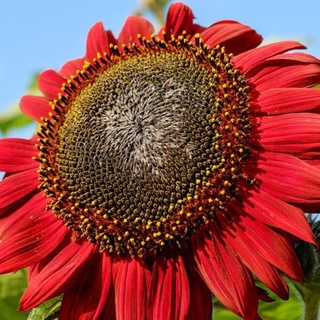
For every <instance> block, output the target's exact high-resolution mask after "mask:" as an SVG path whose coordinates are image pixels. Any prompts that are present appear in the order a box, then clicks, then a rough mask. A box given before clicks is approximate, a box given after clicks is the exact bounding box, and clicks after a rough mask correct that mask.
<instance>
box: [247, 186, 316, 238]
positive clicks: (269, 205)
mask: <svg viewBox="0 0 320 320" xmlns="http://www.w3.org/2000/svg"><path fill="white" fill-rule="evenodd" d="M251 194H252V195H251V197H249V198H248V200H246V201H245V202H244V203H243V211H244V212H246V213H248V214H249V215H251V216H252V217H253V218H254V219H257V220H259V221H261V222H262V223H264V224H267V225H268V226H271V227H275V228H278V229H281V230H283V231H285V232H288V233H290V234H292V235H294V236H296V237H298V238H300V239H301V240H304V241H306V242H311V243H315V238H314V235H313V233H312V231H311V229H310V226H309V224H308V222H307V219H306V217H305V215H304V213H303V212H302V211H301V210H300V209H299V208H297V207H295V206H293V205H290V204H287V203H286V202H283V201H281V200H279V199H278V198H277V197H274V196H272V195H270V194H269V193H266V192H264V191H263V190H261V189H259V191H258V192H253V191H252V192H251Z"/></svg>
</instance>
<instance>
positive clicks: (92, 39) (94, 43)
mask: <svg viewBox="0 0 320 320" xmlns="http://www.w3.org/2000/svg"><path fill="white" fill-rule="evenodd" d="M111 43H115V38H114V36H113V34H112V32H111V31H105V30H104V27H103V24H102V22H97V23H96V24H95V25H94V26H93V27H92V28H91V29H90V31H89V33H88V37H87V53H86V57H87V58H88V59H89V60H90V61H91V60H93V59H95V58H97V54H98V53H100V54H101V55H103V54H104V53H105V52H106V53H107V54H110V48H109V45H110V44H111Z"/></svg>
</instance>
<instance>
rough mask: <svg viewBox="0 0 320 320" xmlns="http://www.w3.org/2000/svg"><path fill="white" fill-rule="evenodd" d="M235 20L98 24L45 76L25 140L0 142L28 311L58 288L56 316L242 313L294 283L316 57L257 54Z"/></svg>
mask: <svg viewBox="0 0 320 320" xmlns="http://www.w3.org/2000/svg"><path fill="white" fill-rule="evenodd" d="M260 42H261V37H260V35H258V34H257V33H256V32H255V31H254V30H252V29H250V28H249V27H247V26H245V25H242V24H240V23H238V22H235V21H221V22H218V23H214V24H212V25H211V26H210V27H207V28H205V27H202V26H199V25H197V24H194V23H193V13H192V11H191V10H190V9H189V8H188V7H187V6H185V5H183V4H181V3H176V4H173V5H171V6H170V8H169V12H168V15H167V20H166V23H165V25H164V27H163V28H162V29H161V31H160V32H158V33H155V34H154V29H153V26H152V25H151V24H150V23H149V22H148V21H147V20H145V19H144V18H142V17H129V18H128V19H127V21H126V22H125V25H124V27H123V28H122V30H121V32H120V34H119V37H118V39H116V38H115V37H114V36H113V34H112V32H111V31H105V30H104V28H103V26H102V24H101V23H97V24H96V25H94V26H93V27H92V28H91V30H90V31H89V35H88V40H87V46H86V54H85V56H84V57H83V58H80V59H76V60H73V61H69V62H67V63H66V64H65V65H64V66H63V67H62V69H61V70H60V71H59V72H56V71H53V70H48V71H45V72H43V73H42V74H41V75H40V78H39V89H40V90H41V92H42V94H43V95H42V96H41V97H38V96H25V97H23V98H22V100H21V109H22V111H23V112H24V113H25V114H27V115H28V116H30V117H31V118H32V119H35V120H36V121H38V122H39V127H38V132H37V134H36V136H35V137H33V138H32V139H30V140H25V139H2V140H1V141H0V170H2V171H4V172H5V173H6V174H5V178H4V179H3V181H2V182H1V183H0V214H1V216H0V219H1V222H0V234H1V244H0V252H1V254H0V272H1V273H7V272H14V271H16V270H19V269H22V268H25V267H28V268H29V279H28V280H29V285H28V288H27V290H26V291H25V293H24V295H23V297H22V298H21V301H20V310H21V311H25V310H29V309H31V308H34V307H36V306H37V305H39V304H41V303H42V302H43V301H45V300H48V299H50V298H52V297H55V296H58V295H61V294H63V300H62V305H61V309H60V314H59V319H66V320H69V319H142V320H143V319H149V320H150V319H173V320H176V319H210V316H211V310H212V306H211V293H213V294H214V295H215V296H216V297H217V298H218V299H219V300H220V301H221V302H222V303H223V304H224V305H225V306H227V307H228V308H229V309H230V310H232V311H233V312H234V313H236V314H238V315H239V316H241V317H243V318H244V319H249V320H250V319H259V316H258V314H257V306H258V300H259V299H262V300H266V301H268V300H269V298H268V296H267V294H266V292H265V291H263V290H262V289H261V288H258V287H256V285H255V282H254V280H253V275H255V276H256V277H257V278H259V279H260V280H261V281H262V282H263V283H264V284H265V285H266V286H267V287H268V288H270V290H272V291H273V292H275V293H276V294H277V295H279V296H280V297H281V298H283V299H287V298H288V287H287V285H286V283H285V281H284V280H283V278H282V276H281V273H282V272H283V273H284V274H286V275H287V276H289V277H291V278H293V279H296V280H299V281H302V280H303V274H302V271H301V267H300V265H299V261H298V259H297V256H296V254H295V252H294V250H293V246H292V243H293V242H294V241H297V240H298V239H302V240H304V241H308V242H311V243H314V236H313V234H312V232H311V230H310V228H309V225H308V223H307V221H306V218H305V216H304V213H303V212H305V211H308V212H316V211H318V209H319V208H318V205H319V202H320V162H319V147H320V140H319V135H320V115H319V110H320V91H319V90H315V89H312V88H311V87H312V86H314V85H316V84H318V83H319V82H320V62H319V60H317V59H316V58H314V57H312V56H310V55H307V54H303V53H297V52H296V51H295V52H293V53H286V52H287V51H290V50H293V49H302V48H304V47H303V46H302V45H301V44H299V43H297V42H293V41H287V42H280V43H275V44H270V45H266V46H262V47H259V48H256V47H257V46H258V45H259V44H260Z"/></svg>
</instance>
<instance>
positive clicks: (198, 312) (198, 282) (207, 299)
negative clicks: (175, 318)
mask: <svg viewBox="0 0 320 320" xmlns="http://www.w3.org/2000/svg"><path fill="white" fill-rule="evenodd" d="M184 249H185V250H184V251H183V253H182V255H183V261H184V265H185V268H186V271H187V274H188V279H189V286H190V305H189V310H188V316H187V318H186V320H194V319H197V320H208V319H210V318H211V314H212V296H211V292H210V290H209V288H208V287H207V286H206V285H205V283H204V282H203V280H202V279H201V277H200V274H199V270H198V269H197V267H196V262H195V261H194V259H193V255H192V254H190V248H189V246H186V247H185V248H184Z"/></svg>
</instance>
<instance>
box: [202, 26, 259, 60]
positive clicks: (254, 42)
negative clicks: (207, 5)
mask: <svg viewBox="0 0 320 320" xmlns="http://www.w3.org/2000/svg"><path fill="white" fill-rule="evenodd" d="M201 38H202V39H203V42H204V43H205V44H207V45H209V46H210V47H215V46H216V45H218V44H219V45H221V46H224V47H225V49H226V52H228V53H233V54H234V55H236V54H239V53H241V52H245V51H247V50H249V49H252V48H255V47H256V46H258V45H259V44H260V43H261V41H262V37H261V36H260V35H259V34H257V33H256V32H255V30H253V29H251V28H250V27H248V26H246V25H244V24H241V23H239V22H237V21H230V20H224V21H219V22H216V23H214V24H212V25H211V26H210V27H208V28H207V29H206V30H205V31H203V32H202V33H201Z"/></svg>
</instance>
